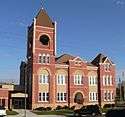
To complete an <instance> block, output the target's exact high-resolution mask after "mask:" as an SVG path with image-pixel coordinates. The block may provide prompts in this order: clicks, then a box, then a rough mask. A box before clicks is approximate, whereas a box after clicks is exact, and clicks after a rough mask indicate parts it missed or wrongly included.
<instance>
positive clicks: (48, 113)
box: [32, 110, 73, 116]
mask: <svg viewBox="0 0 125 117" xmlns="http://www.w3.org/2000/svg"><path fill="white" fill-rule="evenodd" d="M32 112H33V113H35V114H37V115H65V116H67V115H68V114H72V113H73V111H72V110H55V111H54V110H53V111H36V110H34V111H32Z"/></svg>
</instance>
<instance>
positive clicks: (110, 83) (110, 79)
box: [110, 76, 113, 85]
mask: <svg viewBox="0 0 125 117" xmlns="http://www.w3.org/2000/svg"><path fill="white" fill-rule="evenodd" d="M112 84H113V83H112V76H110V85H112Z"/></svg>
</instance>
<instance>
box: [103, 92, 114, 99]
mask: <svg viewBox="0 0 125 117" xmlns="http://www.w3.org/2000/svg"><path fill="white" fill-rule="evenodd" d="M113 98H114V95H113V91H104V101H112V100H113Z"/></svg>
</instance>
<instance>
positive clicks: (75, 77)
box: [74, 74, 83, 85]
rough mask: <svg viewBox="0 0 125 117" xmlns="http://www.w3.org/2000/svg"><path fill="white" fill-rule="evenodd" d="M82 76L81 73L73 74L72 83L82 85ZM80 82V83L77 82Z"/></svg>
mask: <svg viewBox="0 0 125 117" xmlns="http://www.w3.org/2000/svg"><path fill="white" fill-rule="evenodd" d="M82 81H83V77H82V75H79V74H78V75H74V85H83V82H82ZM78 82H80V83H78Z"/></svg>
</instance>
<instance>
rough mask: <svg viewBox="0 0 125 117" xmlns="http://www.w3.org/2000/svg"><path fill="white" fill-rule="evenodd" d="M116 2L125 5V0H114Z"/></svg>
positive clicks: (118, 4)
mask: <svg viewBox="0 0 125 117" xmlns="http://www.w3.org/2000/svg"><path fill="white" fill-rule="evenodd" d="M114 3H115V5H117V6H124V5H125V1H123V0H114Z"/></svg>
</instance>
